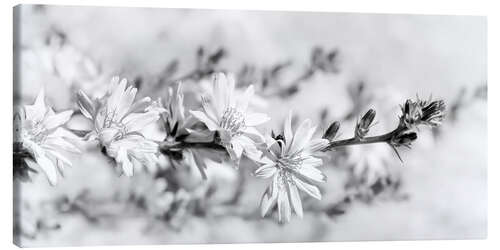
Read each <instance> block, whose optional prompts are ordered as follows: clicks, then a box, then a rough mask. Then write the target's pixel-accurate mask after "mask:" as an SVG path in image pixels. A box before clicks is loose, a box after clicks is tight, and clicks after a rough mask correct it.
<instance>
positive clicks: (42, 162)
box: [36, 156, 57, 185]
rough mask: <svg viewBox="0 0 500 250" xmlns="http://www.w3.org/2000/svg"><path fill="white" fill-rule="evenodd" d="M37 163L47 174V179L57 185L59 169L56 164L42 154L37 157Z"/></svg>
mask: <svg viewBox="0 0 500 250" xmlns="http://www.w3.org/2000/svg"><path fill="white" fill-rule="evenodd" d="M36 163H37V164H38V166H40V168H41V169H42V170H43V172H44V173H45V175H46V176H47V179H48V180H49V182H50V184H51V185H56V184H57V169H56V166H54V163H52V161H50V160H49V158H47V157H46V156H40V157H38V158H36Z"/></svg>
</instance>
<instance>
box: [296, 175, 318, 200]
mask: <svg viewBox="0 0 500 250" xmlns="http://www.w3.org/2000/svg"><path fill="white" fill-rule="evenodd" d="M292 179H293V181H294V182H295V185H297V187H298V188H299V189H300V190H302V191H304V192H306V193H307V194H308V195H310V196H312V197H314V198H316V199H318V200H321V192H320V191H319V189H318V187H316V186H313V185H311V184H309V183H306V182H304V181H302V180H300V179H299V178H297V177H295V176H293V177H292Z"/></svg>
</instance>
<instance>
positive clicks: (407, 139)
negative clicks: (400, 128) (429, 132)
mask: <svg viewBox="0 0 500 250" xmlns="http://www.w3.org/2000/svg"><path fill="white" fill-rule="evenodd" d="M417 137H418V136H417V133H416V132H412V131H405V132H402V133H399V134H397V135H395V136H394V137H393V138H392V139H391V144H392V145H393V146H395V147H399V146H406V147H409V146H410V145H411V143H412V142H413V141H415V140H416V139H417Z"/></svg>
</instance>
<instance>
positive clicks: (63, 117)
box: [43, 110, 73, 130]
mask: <svg viewBox="0 0 500 250" xmlns="http://www.w3.org/2000/svg"><path fill="white" fill-rule="evenodd" d="M71 115H73V111H72V110H67V111H63V112H61V113H59V114H55V115H51V116H47V117H46V118H45V120H44V121H43V124H44V125H45V128H46V129H48V130H50V129H53V128H56V127H59V126H61V125H63V124H65V123H66V122H68V121H69V119H70V118H71Z"/></svg>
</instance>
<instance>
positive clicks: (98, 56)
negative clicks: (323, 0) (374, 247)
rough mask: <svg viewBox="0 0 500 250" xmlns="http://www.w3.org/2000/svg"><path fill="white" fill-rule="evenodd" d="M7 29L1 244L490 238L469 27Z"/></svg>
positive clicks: (223, 17) (25, 23) (60, 12)
mask: <svg viewBox="0 0 500 250" xmlns="http://www.w3.org/2000/svg"><path fill="white" fill-rule="evenodd" d="M13 16H14V20H13V21H14V37H13V38H14V41H13V47H14V65H13V66H14V67H13V69H14V76H13V80H14V83H13V90H14V91H13V101H14V105H13V106H14V107H13V115H12V118H13V144H12V147H13V156H12V157H13V169H12V174H13V177H12V178H13V184H14V187H13V188H14V195H13V204H14V208H13V209H14V211H13V239H14V243H15V244H16V245H17V246H20V247H61V246H63V247H64V246H96V245H166V244H215V243H219V244H226V243H289V242H344V241H349V242H351V241H400V240H467V239H485V238H486V237H487V235H488V228H487V226H488V188H487V187H488V182H487V177H488V126H487V125H488V119H487V114H488V112H487V111H488V108H487V106H488V104H487V103H488V76H487V19H486V17H485V16H473V15H469V16H465V15H420V14H397V13H394V14H369V13H347V12H309V11H307V12H306V11H303V12H301V11H264V10H218V9H180V8H147V7H141V8H139V7H91V6H62V5H18V6H15V7H14V8H13ZM9 119H10V117H9ZM9 143H10V139H9ZM9 178H10V176H9Z"/></svg>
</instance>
